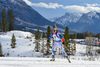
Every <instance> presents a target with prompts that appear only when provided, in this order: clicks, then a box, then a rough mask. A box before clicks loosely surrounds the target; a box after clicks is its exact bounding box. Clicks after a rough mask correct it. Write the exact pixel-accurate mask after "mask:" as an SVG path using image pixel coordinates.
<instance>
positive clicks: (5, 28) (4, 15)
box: [2, 8, 7, 32]
mask: <svg viewBox="0 0 100 67" xmlns="http://www.w3.org/2000/svg"><path fill="white" fill-rule="evenodd" d="M6 26H7V22H6V10H5V9H3V8H2V31H3V32H6V31H7V27H6Z"/></svg>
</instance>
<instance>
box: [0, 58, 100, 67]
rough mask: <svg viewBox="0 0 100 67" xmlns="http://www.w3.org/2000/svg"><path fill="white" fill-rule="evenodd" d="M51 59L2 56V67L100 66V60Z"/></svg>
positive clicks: (0, 59)
mask: <svg viewBox="0 0 100 67" xmlns="http://www.w3.org/2000/svg"><path fill="white" fill-rule="evenodd" d="M49 60H50V59H49V58H32V57H31V58H30V57H22V58H19V57H13V58H12V57H8V58H7V57H4V58H0V67H100V61H82V60H80V61H79V60H72V63H68V61H67V60H66V59H57V60H56V61H54V62H52V61H49Z"/></svg>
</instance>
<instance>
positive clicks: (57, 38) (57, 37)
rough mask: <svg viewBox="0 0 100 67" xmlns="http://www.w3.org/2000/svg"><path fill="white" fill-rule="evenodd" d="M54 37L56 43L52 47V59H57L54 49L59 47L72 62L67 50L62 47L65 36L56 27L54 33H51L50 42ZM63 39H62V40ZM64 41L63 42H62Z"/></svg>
mask: <svg viewBox="0 0 100 67" xmlns="http://www.w3.org/2000/svg"><path fill="white" fill-rule="evenodd" d="M52 37H53V38H54V45H53V47H52V59H51V60H50V61H55V55H54V51H55V49H56V48H57V47H58V48H60V49H61V51H62V53H63V54H64V55H65V56H66V58H67V59H68V61H69V62H70V60H69V58H68V56H67V54H66V52H65V51H64V48H63V47H62V43H63V44H64V38H63V36H62V35H60V34H59V33H58V31H57V30H56V29H55V28H54V29H52V34H51V35H50V37H49V39H48V40H47V41H48V42H49V41H50V39H51V38H52ZM61 39H62V40H61ZM61 41H62V42H61ZM70 63H71V62H70Z"/></svg>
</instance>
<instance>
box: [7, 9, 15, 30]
mask: <svg viewBox="0 0 100 67" xmlns="http://www.w3.org/2000/svg"><path fill="white" fill-rule="evenodd" d="M12 10H13V9H10V10H8V12H7V17H8V18H7V20H8V23H9V31H11V30H14V23H15V22H14V19H15V16H14V15H13V11H12Z"/></svg>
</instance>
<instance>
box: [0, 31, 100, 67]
mask: <svg viewBox="0 0 100 67" xmlns="http://www.w3.org/2000/svg"><path fill="white" fill-rule="evenodd" d="M12 34H14V35H15V37H16V48H14V49H12V48H11V46H10V44H11V38H12ZM75 41H84V39H75ZM0 42H1V44H2V51H3V54H4V55H5V57H0V67H40V66H41V67H100V59H99V58H100V55H97V56H93V57H94V60H92V61H90V60H89V58H90V57H87V56H86V55H84V56H83V55H82V53H83V54H84V53H86V45H81V44H76V53H75V55H74V56H70V60H71V62H72V63H69V62H68V61H67V59H66V58H64V57H63V55H59V54H58V53H59V51H58V50H57V52H56V55H55V57H56V61H54V62H51V61H49V60H50V59H51V55H48V56H49V58H47V57H48V56H44V58H43V54H42V53H40V52H35V51H34V48H35V43H34V42H35V37H34V34H32V33H30V32H23V31H17V30H14V31H10V32H7V33H2V34H0ZM40 43H41V44H42V42H40ZM96 49H100V47H95V46H94V47H93V52H96ZM7 53H9V56H8V55H7Z"/></svg>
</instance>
